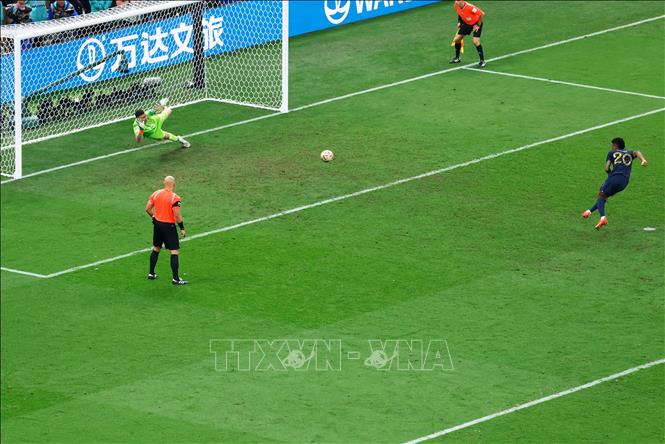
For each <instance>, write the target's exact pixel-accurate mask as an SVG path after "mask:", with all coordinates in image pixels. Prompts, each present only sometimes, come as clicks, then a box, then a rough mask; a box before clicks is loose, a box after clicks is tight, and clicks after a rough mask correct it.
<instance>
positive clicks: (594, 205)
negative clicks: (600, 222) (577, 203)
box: [589, 202, 598, 213]
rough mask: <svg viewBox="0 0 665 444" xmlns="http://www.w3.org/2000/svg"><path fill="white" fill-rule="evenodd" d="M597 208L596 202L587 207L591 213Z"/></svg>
mask: <svg viewBox="0 0 665 444" xmlns="http://www.w3.org/2000/svg"><path fill="white" fill-rule="evenodd" d="M597 209H598V202H596V203H595V204H593V206H592V207H591V208H589V211H591V212H592V213H593V212H594V211H596V210H597Z"/></svg>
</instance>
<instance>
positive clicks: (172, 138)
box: [169, 134, 180, 142]
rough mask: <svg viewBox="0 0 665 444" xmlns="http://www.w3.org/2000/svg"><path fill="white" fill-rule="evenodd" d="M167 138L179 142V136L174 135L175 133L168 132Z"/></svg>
mask: <svg viewBox="0 0 665 444" xmlns="http://www.w3.org/2000/svg"><path fill="white" fill-rule="evenodd" d="M169 140H170V141H171V142H180V136H176V135H175V134H169Z"/></svg>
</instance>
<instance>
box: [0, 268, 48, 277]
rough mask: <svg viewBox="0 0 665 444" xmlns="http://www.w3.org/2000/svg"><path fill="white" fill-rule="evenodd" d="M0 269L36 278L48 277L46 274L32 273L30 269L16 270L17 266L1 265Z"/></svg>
mask: <svg viewBox="0 0 665 444" xmlns="http://www.w3.org/2000/svg"><path fill="white" fill-rule="evenodd" d="M0 270H2V271H7V272H9V273H16V274H22V275H24V276H31V277H35V278H40V279H45V278H48V276H46V275H45V274H39V273H32V272H30V271H23V270H16V269H15V268H7V267H0Z"/></svg>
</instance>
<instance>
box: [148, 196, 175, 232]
mask: <svg viewBox="0 0 665 444" xmlns="http://www.w3.org/2000/svg"><path fill="white" fill-rule="evenodd" d="M149 201H150V203H152V205H153V207H155V213H154V214H155V219H157V220H158V221H159V222H166V223H170V224H174V223H175V215H174V214H173V207H179V206H180V204H181V200H180V196H178V195H177V194H176V193H174V192H173V191H169V190H166V189H161V190H157V191H155V192H154V193H152V194H151V195H150V199H149Z"/></svg>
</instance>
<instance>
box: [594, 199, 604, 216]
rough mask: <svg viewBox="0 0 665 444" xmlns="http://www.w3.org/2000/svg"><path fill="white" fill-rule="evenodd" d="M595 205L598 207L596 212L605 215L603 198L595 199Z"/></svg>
mask: <svg viewBox="0 0 665 444" xmlns="http://www.w3.org/2000/svg"><path fill="white" fill-rule="evenodd" d="M596 206H597V207H598V212H599V213H600V217H603V216H605V199H603V198H601V197H599V198H598V200H597V201H596Z"/></svg>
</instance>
